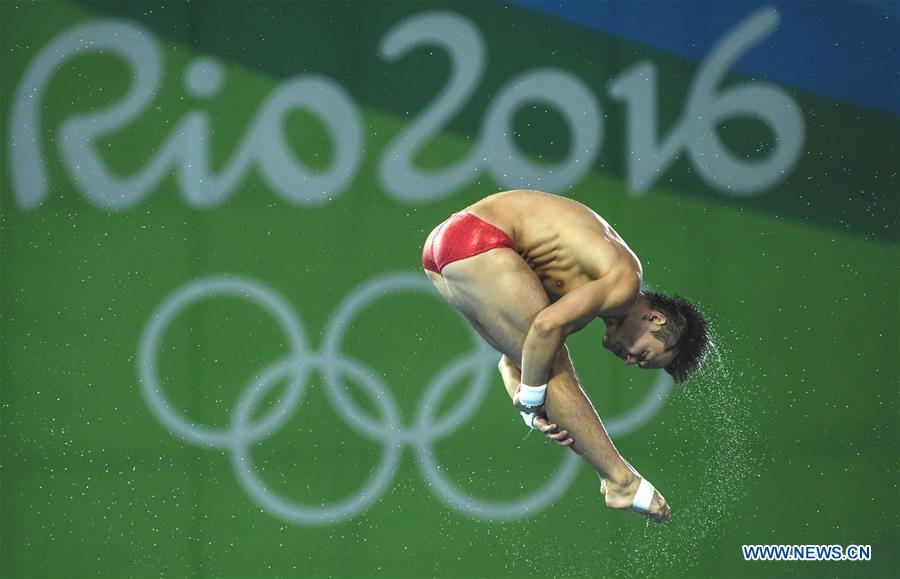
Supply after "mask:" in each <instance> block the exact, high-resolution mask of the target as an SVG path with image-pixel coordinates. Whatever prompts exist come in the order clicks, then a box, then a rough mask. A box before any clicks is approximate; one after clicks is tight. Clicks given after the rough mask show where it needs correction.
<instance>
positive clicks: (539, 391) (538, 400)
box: [519, 384, 547, 408]
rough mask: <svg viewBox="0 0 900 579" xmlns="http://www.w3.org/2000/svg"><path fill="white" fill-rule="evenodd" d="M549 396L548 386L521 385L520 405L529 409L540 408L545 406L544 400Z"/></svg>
mask: <svg viewBox="0 0 900 579" xmlns="http://www.w3.org/2000/svg"><path fill="white" fill-rule="evenodd" d="M546 396H547V385H546V384H544V385H543V386H528V385H527V384H519V404H521V405H522V406H527V407H529V408H538V407H539V406H543V404H544V398H546Z"/></svg>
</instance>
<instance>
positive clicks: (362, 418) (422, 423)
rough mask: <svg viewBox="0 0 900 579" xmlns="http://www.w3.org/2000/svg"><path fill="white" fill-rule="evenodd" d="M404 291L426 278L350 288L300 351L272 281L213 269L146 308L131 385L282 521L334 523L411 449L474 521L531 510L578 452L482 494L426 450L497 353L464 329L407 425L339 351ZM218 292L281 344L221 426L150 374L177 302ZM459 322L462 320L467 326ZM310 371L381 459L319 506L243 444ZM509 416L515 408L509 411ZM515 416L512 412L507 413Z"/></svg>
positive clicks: (469, 400)
mask: <svg viewBox="0 0 900 579" xmlns="http://www.w3.org/2000/svg"><path fill="white" fill-rule="evenodd" d="M404 291H412V292H420V293H424V294H427V295H431V296H435V297H439V296H438V294H437V292H436V291H435V289H434V288H433V287H432V285H431V283H430V282H429V281H428V280H427V279H424V278H422V277H420V276H419V275H414V274H410V273H395V274H389V275H386V276H383V277H380V278H376V279H373V280H371V281H369V282H367V283H365V284H363V285H362V286H360V287H358V288H356V289H355V290H354V291H353V292H352V293H351V294H350V296H349V297H348V298H346V299H345V300H344V302H343V303H342V304H341V305H340V306H339V307H338V310H337V313H336V314H335V315H334V316H333V317H332V318H331V320H330V321H329V323H328V327H327V329H326V332H325V340H324V345H323V347H322V350H321V352H314V351H312V350H310V349H309V347H308V345H307V342H306V335H305V332H304V331H303V327H302V325H301V322H300V320H299V319H298V318H297V316H296V314H295V312H294V311H293V310H292V308H291V306H290V305H289V304H288V302H287V301H285V300H284V298H282V297H281V296H280V295H278V294H277V293H276V292H274V291H273V290H272V289H270V288H268V287H266V286H265V285H263V284H260V283H259V282H256V281H253V280H251V279H247V278H243V277H237V276H214V277H207V278H202V279H199V280H195V281H192V282H190V283H188V284H187V285H185V286H182V287H181V288H179V289H177V290H176V291H175V292H173V293H172V294H170V295H169V296H168V297H167V298H166V299H165V300H164V301H163V303H162V304H161V305H160V306H159V307H158V308H157V310H156V311H155V312H154V313H153V315H152V316H151V318H150V320H149V322H148V323H147V325H146V326H145V328H144V330H143V332H142V334H141V338H140V343H139V346H138V356H137V365H138V382H139V384H140V390H141V393H142V395H143V397H144V399H145V401H146V402H147V404H148V406H149V407H150V410H151V411H152V412H153V414H154V415H155V416H156V418H157V419H158V420H159V421H160V422H161V423H162V424H163V426H165V427H166V428H168V429H169V430H170V431H171V432H172V433H173V434H175V435H176V436H178V437H180V438H182V439H183V440H185V441H186V442H188V443H191V444H194V445H197V446H202V447H207V448H219V449H223V450H226V451H229V453H230V456H231V462H232V467H233V469H234V471H235V473H236V474H237V478H238V481H239V484H240V485H241V486H242V487H243V488H244V490H245V491H246V492H247V494H248V495H249V496H250V497H251V498H252V499H253V501H254V502H256V504H257V505H259V506H260V507H262V508H263V509H265V510H266V511H268V512H270V513H272V514H274V515H276V516H278V517H280V518H281V519H283V520H286V521H289V522H292V523H296V524H302V525H326V524H334V523H338V522H340V521H344V520H346V519H349V518H351V517H353V516H355V515H357V514H359V513H361V512H362V511H364V510H366V509H367V508H368V507H369V505H371V504H372V502H373V501H375V500H377V499H378V498H379V497H380V496H382V495H383V494H384V492H385V491H386V490H387V488H388V486H389V485H390V483H391V481H392V480H393V478H394V475H395V474H396V470H397V466H398V464H399V461H400V457H401V451H402V450H403V448H404V447H405V446H409V447H411V449H412V450H413V452H414V453H415V456H416V458H417V463H418V466H419V469H420V471H421V472H422V475H423V476H424V477H425V479H426V481H427V482H428V483H429V488H431V489H432V490H433V491H434V492H435V494H436V495H437V496H438V498H439V499H440V500H442V501H443V502H444V503H445V504H447V505H449V506H450V507H452V508H454V509H456V510H457V511H459V512H462V513H464V514H466V515H468V516H471V517H473V518H476V519H490V520H502V521H506V520H515V519H520V518H523V517H526V516H529V515H531V514H534V513H537V512H540V511H541V510H543V509H544V508H546V507H547V506H549V505H550V504H551V503H553V502H554V501H556V500H557V499H558V498H559V497H560V496H562V494H563V493H564V492H565V491H566V489H568V487H569V485H570V484H571V482H572V480H573V479H574V478H575V475H576V473H577V468H578V464H579V458H578V456H577V455H575V454H574V453H566V455H565V458H564V459H563V461H562V464H561V466H560V468H559V470H558V472H557V473H556V474H555V475H554V477H553V478H552V479H551V480H550V481H549V482H548V483H547V484H546V486H544V487H543V488H541V489H538V490H537V491H535V492H533V493H531V494H530V495H527V496H525V497H521V498H518V499H513V500H510V501H488V500H485V499H480V498H478V497H474V496H472V495H469V494H467V493H465V492H464V491H462V490H461V489H459V488H458V487H457V486H456V485H455V484H454V483H453V482H451V481H450V480H449V479H448V478H447V476H445V474H444V473H443V472H442V469H441V467H440V465H439V464H438V461H437V459H436V458H435V455H434V449H433V444H434V442H436V441H437V440H439V439H442V438H445V437H447V436H448V435H450V434H451V433H452V432H454V431H456V430H457V429H458V428H459V427H460V426H461V425H462V422H463V421H464V420H465V419H466V418H467V417H468V416H471V415H472V414H473V413H474V411H475V410H476V408H478V407H479V405H480V404H481V403H482V401H483V399H484V396H485V394H486V393H487V390H488V388H489V387H490V382H491V380H490V377H491V376H492V375H493V373H494V372H496V364H497V353H495V352H494V351H493V350H492V349H491V348H490V347H488V346H487V345H486V344H485V343H484V342H483V341H482V340H481V339H480V337H478V335H477V334H476V333H475V332H474V330H472V329H471V328H469V332H470V334H471V335H472V338H473V341H474V344H475V346H474V349H473V350H472V351H471V352H469V353H468V354H464V355H462V356H460V357H459V358H457V359H456V360H453V361H451V362H449V363H448V364H447V365H446V366H445V367H444V368H443V369H442V370H441V371H440V372H439V373H438V374H437V375H436V376H435V378H434V379H433V380H432V381H431V382H430V383H429V384H428V386H427V388H426V390H425V395H424V396H423V397H422V399H421V400H420V401H419V404H418V406H417V409H416V417H415V419H414V421H413V424H412V426H411V427H407V426H405V424H404V422H403V419H402V417H401V414H400V410H399V406H398V404H397V402H396V400H395V399H394V397H393V396H391V394H390V390H389V389H388V388H387V387H386V386H385V384H384V383H383V382H382V381H381V380H380V379H379V378H378V376H377V375H376V374H375V372H373V371H372V370H371V369H369V368H368V367H366V366H364V365H363V364H361V363H360V362H358V361H356V360H354V359H352V358H350V357H348V356H346V355H341V354H340V348H341V343H342V339H343V335H344V332H345V331H346V328H348V327H349V326H350V325H351V324H350V322H351V320H352V319H353V318H354V317H355V316H356V315H357V314H358V313H359V312H360V311H361V310H362V309H364V308H365V307H367V306H368V305H370V304H371V303H372V302H373V301H374V300H375V299H376V298H378V297H381V296H386V295H392V294H396V293H399V292H404ZM221 295H227V296H232V297H241V298H244V299H247V300H250V301H251V302H254V303H256V304H258V305H260V306H261V307H262V308H263V309H265V310H267V311H268V313H269V314H271V315H272V316H273V317H274V318H275V320H276V321H277V322H278V324H279V326H280V327H281V329H282V331H283V332H284V334H285V336H286V337H287V342H288V344H289V346H290V352H289V353H288V354H287V355H286V356H285V357H284V358H283V359H281V360H278V361H275V362H273V363H272V364H270V365H269V366H267V367H266V368H265V369H264V370H263V371H262V372H261V373H259V374H258V375H257V376H256V377H254V378H253V379H252V380H251V381H250V383H249V384H248V385H247V386H246V387H245V388H244V390H243V391H242V393H241V395H240V397H239V398H238V401H237V403H236V405H235V407H234V409H233V413H232V418H231V423H230V425H229V426H227V427H225V428H213V427H209V426H204V425H201V424H196V423H194V422H193V421H191V420H190V419H189V418H187V417H185V416H184V415H183V414H182V413H181V412H179V411H177V410H175V409H173V408H172V407H171V405H170V404H169V401H168V399H167V398H166V396H165V394H164V393H163V390H162V386H161V384H160V383H159V377H158V375H157V371H156V367H157V353H158V352H159V349H160V345H161V344H162V341H163V337H164V334H165V331H166V328H167V327H168V326H169V324H170V323H171V321H172V320H173V319H174V318H175V317H176V316H177V315H178V314H179V313H180V312H181V311H182V310H184V309H185V308H187V307H188V306H190V305H191V304H193V303H194V302H197V301H200V300H203V299H206V298H209V297H213V296H221ZM467 328H468V326H467ZM312 370H319V371H320V372H321V374H322V376H323V377H324V381H323V382H324V384H325V393H326V395H327V397H328V399H329V401H330V403H331V404H332V405H333V406H334V408H335V409H336V411H337V412H338V415H339V416H340V417H341V418H342V419H343V420H344V421H345V422H346V424H347V425H348V426H349V427H350V428H351V429H353V430H354V431H356V432H357V433H358V434H360V435H362V436H364V437H365V438H368V439H370V440H375V441H380V442H382V444H383V445H384V447H383V450H382V453H381V462H380V463H379V464H378V466H377V467H376V468H375V472H374V473H373V474H372V475H371V477H370V479H369V480H368V482H367V483H365V484H364V486H363V487H362V488H361V489H359V491H358V492H357V493H356V494H355V495H353V496H350V497H348V498H345V499H343V500H341V501H339V502H337V503H332V504H328V505H323V506H308V505H300V504H296V503H293V502H290V501H288V500H287V499H285V498H283V497H281V496H279V495H278V494H277V493H275V492H274V491H273V490H271V489H270V488H269V487H268V485H267V484H266V483H265V481H263V480H262V478H261V477H260V475H259V472H258V471H257V469H256V467H255V464H254V462H253V458H252V456H251V453H250V448H251V446H252V445H253V444H255V443H257V442H259V441H261V440H263V439H265V438H267V437H269V436H271V435H272V434H273V433H274V432H275V431H276V430H277V429H279V428H281V426H282V425H284V423H285V422H286V421H287V420H288V419H289V418H290V417H291V415H292V414H293V412H294V411H295V410H296V409H297V407H298V405H299V404H300V402H301V400H302V398H303V394H304V393H305V391H306V388H307V380H308V378H309V375H310V373H311V372H312ZM467 375H472V376H473V380H472V382H471V383H470V386H469V387H468V388H467V389H466V391H465V393H464V394H462V395H459V396H458V398H459V401H460V402H459V404H458V405H457V406H456V407H455V408H453V409H452V410H450V411H448V412H447V413H445V414H444V415H443V416H440V417H436V416H434V413H435V411H436V409H437V408H438V406H439V403H440V401H441V400H442V399H443V397H444V396H445V395H446V394H447V393H448V392H449V391H450V389H451V387H452V386H453V385H455V384H456V383H458V382H459V381H460V379H462V378H463V377H464V376H467ZM285 377H287V378H289V379H290V383H289V385H288V386H287V387H286V388H285V389H284V391H283V392H282V394H281V397H280V398H279V399H278V401H277V403H276V404H275V405H274V407H273V408H272V409H271V410H269V411H268V412H267V413H266V414H265V415H264V416H262V417H261V418H259V419H258V420H256V421H254V420H253V413H254V410H255V408H256V407H257V405H258V404H259V402H260V401H261V400H262V399H263V398H264V397H265V395H266V394H267V393H268V392H269V390H270V389H271V388H272V387H274V386H275V385H276V384H279V383H280V382H279V379H281V378H285ZM344 378H350V379H351V380H352V381H353V383H354V384H357V385H359V386H360V387H361V388H362V389H363V391H364V392H365V394H366V395H367V396H368V397H369V399H370V400H371V401H372V402H373V403H374V407H375V408H376V409H377V411H378V413H379V415H380V416H379V419H380V421H378V420H376V419H375V418H374V417H372V416H369V415H368V413H366V412H365V411H363V410H361V409H360V408H359V406H358V405H357V404H356V403H355V402H354V401H353V398H352V397H351V396H350V395H349V393H348V392H347V388H346V386H345V385H344ZM671 387H672V381H671V379H670V378H668V376H667V375H664V374H662V375H661V376H660V379H657V381H656V383H655V385H654V387H653V388H652V390H651V391H650V392H649V394H648V395H647V396H646V398H645V399H644V400H643V401H642V402H641V404H640V405H638V406H637V407H636V408H634V409H633V410H632V411H630V412H629V413H627V414H625V415H624V416H619V417H614V418H611V419H609V420H606V421H605V423H606V426H607V429H608V431H609V432H610V435H615V434H625V433H628V432H631V431H633V430H635V429H636V428H638V427H639V426H640V425H642V424H643V423H645V422H646V421H647V420H649V419H650V417H652V416H653V414H655V413H656V411H657V410H658V409H659V408H660V406H661V405H662V404H663V402H664V400H665V398H666V396H667V395H668V393H669V391H670V390H671ZM510 416H515V413H514V412H511V413H510ZM515 418H516V419H518V416H515Z"/></svg>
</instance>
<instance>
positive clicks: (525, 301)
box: [442, 248, 639, 490]
mask: <svg viewBox="0 0 900 579" xmlns="http://www.w3.org/2000/svg"><path fill="white" fill-rule="evenodd" d="M442 273H443V278H444V280H445V281H446V283H447V290H448V291H449V293H450V295H451V296H452V299H453V300H454V302H455V305H456V306H457V307H458V308H459V309H460V310H461V311H463V312H465V313H467V315H470V316H472V317H474V318H475V319H476V320H477V321H478V323H479V324H481V326H482V327H483V328H484V329H485V331H486V332H488V333H489V334H490V336H491V338H492V339H493V341H494V342H495V343H496V344H497V345H498V346H499V347H500V348H501V350H500V351H501V352H502V353H503V354H505V355H506V356H508V357H509V358H510V359H511V360H512V361H513V362H514V363H515V365H516V366H517V367H518V366H520V365H521V357H522V346H523V344H524V343H525V336H526V335H527V334H528V330H529V328H530V327H531V323H532V321H533V320H534V318H535V316H537V314H538V312H540V311H541V310H542V309H544V308H545V307H547V305H548V304H549V299H548V297H547V293H546V291H545V290H544V288H543V286H542V285H541V283H540V280H539V279H538V278H537V276H536V275H535V273H534V271H532V269H531V268H530V267H529V266H528V264H527V263H525V261H524V260H523V259H522V258H521V257H520V256H519V255H518V254H517V253H516V252H515V251H513V250H511V249H505V248H501V249H493V250H491V251H487V252H485V253H481V254H479V255H475V256H472V257H469V258H466V259H463V260H460V261H456V262H453V263H450V264H448V265H447V266H445V267H444V270H443V272H442ZM544 408H545V410H546V411H547V416H548V418H549V419H550V420H551V421H552V422H555V423H556V424H558V425H559V426H560V428H564V429H565V430H567V431H568V432H569V434H570V436H572V438H574V439H575V443H574V445H573V447H574V449H575V450H576V452H578V453H579V454H581V455H582V456H583V457H584V458H585V460H587V461H588V462H589V463H590V464H591V466H592V467H593V468H594V469H595V470H596V471H597V472H598V473H599V474H600V476H601V477H602V478H604V479H608V480H609V481H610V482H612V483H614V484H615V486H616V487H623V488H630V487H631V486H633V485H634V484H636V482H639V481H638V479H637V476H636V473H635V472H634V470H633V469H632V468H631V467H630V465H628V463H627V462H625V460H623V459H622V457H621V455H620V454H619V452H618V451H617V450H616V447H615V445H613V443H612V441H611V440H610V439H609V435H608V434H607V433H606V429H605V428H604V427H603V424H602V423H601V421H600V417H599V416H598V415H597V412H596V411H595V410H594V407H593V405H592V404H591V402H590V400H589V399H588V397H587V396H586V395H585V393H584V391H583V390H582V389H581V386H580V385H579V383H578V378H577V377H576V375H575V370H574V368H573V367H572V364H571V361H570V359H569V356H568V350H567V349H566V348H565V347H564V348H563V349H562V350H561V351H560V353H559V354H558V355H557V358H556V360H555V362H554V365H553V368H552V370H551V372H550V379H549V381H548V387H547V398H546V401H545V404H544ZM635 490H636V487H635Z"/></svg>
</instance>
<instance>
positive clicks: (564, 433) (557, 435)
mask: <svg viewBox="0 0 900 579" xmlns="http://www.w3.org/2000/svg"><path fill="white" fill-rule="evenodd" d="M532 422H533V424H534V425H535V426H536V427H537V429H538V430H540V431H541V432H543V433H544V436H546V437H547V438H549V439H550V440H552V441H553V442H555V443H556V444H558V445H560V446H572V443H574V442H575V440H574V439H573V438H572V437H571V436H569V431H568V430H566V429H564V428H560V427H559V425H557V424H553V423H552V422H550V420H549V419H548V418H547V414H546V413H545V412H544V411H543V409H542V410H541V412H539V413H538V414H537V415H535V417H534V420H533V421H532Z"/></svg>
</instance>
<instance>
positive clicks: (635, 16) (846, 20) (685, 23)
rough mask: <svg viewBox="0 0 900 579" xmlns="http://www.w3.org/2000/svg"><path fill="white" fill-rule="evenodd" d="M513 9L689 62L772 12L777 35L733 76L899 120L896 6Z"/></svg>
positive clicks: (869, 0) (701, 3)
mask: <svg viewBox="0 0 900 579" xmlns="http://www.w3.org/2000/svg"><path fill="white" fill-rule="evenodd" d="M513 4H514V5H517V6H521V7H524V8H528V9H531V10H534V11H537V12H541V13H544V14H551V15H553V16H555V17H558V18H562V19H565V20H569V21H571V22H575V23H577V24H580V25H582V26H585V27H589V28H593V29H596V30H600V31H602V32H604V33H607V34H610V35H613V36H617V37H620V38H625V39H628V40H631V41H634V42H637V43H640V44H644V45H649V46H652V47H654V48H658V49H662V50H664V51H666V52H671V53H675V54H679V55H681V56H686V57H688V58H691V59H695V60H701V59H703V58H704V57H705V56H706V55H708V54H709V52H710V50H711V49H712V48H713V47H714V46H715V44H716V43H717V42H718V41H719V40H720V39H721V38H722V37H723V36H724V35H725V34H726V33H727V32H728V31H729V30H731V29H732V28H734V26H735V25H737V24H738V23H740V22H742V21H743V20H745V19H746V18H747V17H748V16H749V15H750V14H752V13H753V12H755V11H756V10H759V9H760V8H762V7H765V6H775V7H776V8H777V9H778V11H779V12H780V14H781V22H780V24H779V27H778V29H777V30H776V31H775V32H774V33H772V35H771V36H769V37H767V38H766V39H765V40H763V41H762V42H761V43H760V44H758V45H757V46H755V47H753V48H752V49H751V50H750V51H749V52H748V53H747V54H746V55H745V56H744V57H743V58H741V60H740V61H738V63H737V65H736V67H735V68H736V70H737V71H738V72H741V73H743V74H746V75H750V76H755V77H759V78H765V79H768V80H770V81H772V82H776V83H778V84H781V85H784V86H791V87H795V88H798V89H800V90H804V91H807V92H811V93H814V94H818V95H821V96H824V97H828V98H831V99H834V100H840V101H846V102H850V103H854V104H857V105H862V106H865V107H870V108H874V109H877V110H880V111H883V112H887V113H891V114H893V115H895V116H898V115H900V90H898V85H900V50H898V44H900V40H898V38H900V3H898V2H893V1H892V2H877V1H873V0H866V1H856V2H847V1H844V0H836V1H824V2H812V1H805V2H804V1H795V2H790V1H783V0H782V1H775V2H759V1H756V0H751V1H746V2H725V1H709V0H697V1H690V2H685V1H677V2H559V1H557V2H547V1H545V0H513Z"/></svg>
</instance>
